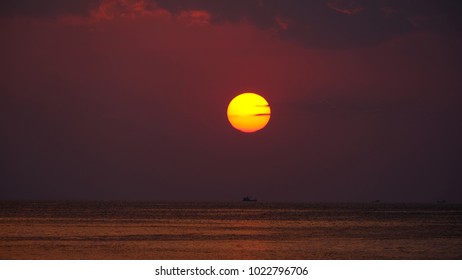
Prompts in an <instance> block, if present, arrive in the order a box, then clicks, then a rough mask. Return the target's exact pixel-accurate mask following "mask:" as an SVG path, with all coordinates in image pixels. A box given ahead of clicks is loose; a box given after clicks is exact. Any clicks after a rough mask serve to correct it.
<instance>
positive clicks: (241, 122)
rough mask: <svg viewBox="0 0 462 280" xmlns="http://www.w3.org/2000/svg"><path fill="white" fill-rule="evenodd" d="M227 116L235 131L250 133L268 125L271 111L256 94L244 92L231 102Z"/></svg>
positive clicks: (263, 99)
mask: <svg viewBox="0 0 462 280" xmlns="http://www.w3.org/2000/svg"><path fill="white" fill-rule="evenodd" d="M227 114H228V120H229V122H230V123H231V125H232V126H233V127H234V128H235V129H237V130H240V131H242V132H246V133H251V132H255V131H258V130H260V129H262V128H264V127H265V126H266V125H267V124H268V122H269V119H270V115H271V110H270V106H269V105H268V102H267V101H266V100H265V98H263V97H261V96H260V95H258V94H256V93H251V92H246V93H242V94H239V95H238V96H236V97H234V99H233V100H231V102H230V103H229V105H228V112H227Z"/></svg>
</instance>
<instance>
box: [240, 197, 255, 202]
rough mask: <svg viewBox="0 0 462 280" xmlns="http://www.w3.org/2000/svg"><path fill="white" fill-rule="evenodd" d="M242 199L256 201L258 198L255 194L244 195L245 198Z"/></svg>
mask: <svg viewBox="0 0 462 280" xmlns="http://www.w3.org/2000/svg"><path fill="white" fill-rule="evenodd" d="M242 201H246V202H256V201H257V198H256V197H254V196H244V198H243V199H242Z"/></svg>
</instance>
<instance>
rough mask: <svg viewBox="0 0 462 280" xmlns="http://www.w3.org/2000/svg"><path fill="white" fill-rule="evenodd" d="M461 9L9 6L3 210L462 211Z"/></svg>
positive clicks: (168, 2)
mask: <svg viewBox="0 0 462 280" xmlns="http://www.w3.org/2000/svg"><path fill="white" fill-rule="evenodd" d="M461 8H462V4H460V3H459V1H449V0H448V1H439V0H422V1H410V0H402V1H398V0H374V1H366V0H364V1H360V0H315V1H304V0H294V1H283V0H234V1H214V0H190V1H187V0H156V1H154V0H102V1H101V0H67V1H66V0H42V1H32V2H31V1H26V0H15V1H12V0H7V1H2V2H1V3H0V42H1V44H0V61H1V63H0V114H1V117H0V133H1V134H0V155H1V156H0V165H1V166H0V168H1V170H2V171H1V172H0V173H1V174H0V180H1V181H0V199H98V200H99V199H122V200H123V199H127V200H162V201H172V200H173V201H175V200H179V201H185V200H193V201H240V200H241V199H242V197H243V196H247V195H251V196H256V197H258V198H259V200H260V201H296V202H370V201H375V200H380V201H383V202H436V201H437V200H447V201H449V202H462V172H461V168H462V164H461V156H462V149H461V148H460V145H461V143H462V130H461V123H462V110H461V109H460V108H461V104H462V97H461V93H462V78H461V77H462V29H461V27H462V15H461V11H462V10H461ZM243 92H256V93H259V94H261V95H262V96H263V97H265V99H266V100H267V101H268V102H269V105H270V107H271V113H272V114H271V119H270V121H269V123H268V125H267V126H266V127H265V128H264V129H262V130H260V131H258V132H256V133H252V134H247V133H242V132H239V131H237V130H236V129H234V128H233V127H232V126H231V125H230V124H229V122H228V119H227V117H226V109H227V106H228V104H229V102H230V101H231V100H232V98H233V97H234V96H236V95H238V94H240V93H243Z"/></svg>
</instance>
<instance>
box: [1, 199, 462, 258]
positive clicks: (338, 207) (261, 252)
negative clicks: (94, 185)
mask: <svg viewBox="0 0 462 280" xmlns="http://www.w3.org/2000/svg"><path fill="white" fill-rule="evenodd" d="M0 259H26V260H30V259H43V260H60V259H85V260H86V259H90V260H95V259H96V260H99V259H111V260H114V259H115V260H119V259H123V260H125V259H146V260H161V259H168V260H178V259H182V260H191V259H194V260H208V259H218V260H227V259H253V260H265V259H276V260H280V259H289V260H299V259H302V260H323V259H341V260H351V259H353V260H364V259H371V260H375V259H379V260H383V259H407V260H412V259H433V260H437V259H456V260H460V259H462V205H461V204H449V203H441V204H436V203H435V204H386V203H263V202H232V203H226V202H219V203H218V202H217V203H211V202H148V201H1V202H0Z"/></svg>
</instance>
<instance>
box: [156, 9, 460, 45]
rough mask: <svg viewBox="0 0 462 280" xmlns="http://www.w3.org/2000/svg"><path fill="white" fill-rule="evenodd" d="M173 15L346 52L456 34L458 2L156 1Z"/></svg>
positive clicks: (458, 18) (457, 30)
mask: <svg viewBox="0 0 462 280" xmlns="http://www.w3.org/2000/svg"><path fill="white" fill-rule="evenodd" d="M157 3H158V4H159V5H160V6H161V7H163V8H166V9H168V10H170V11H172V12H176V13H178V12H180V11H181V10H187V9H203V10H207V11H209V12H211V13H212V16H213V19H214V20H215V22H222V21H238V20H247V21H250V22H252V23H253V24H255V25H256V26H258V27H260V28H262V29H264V30H268V31H270V32H273V33H274V34H275V35H276V36H280V37H282V38H288V39H293V40H296V41H299V42H302V43H303V44H304V45H305V46H309V47H325V48H345V47H353V46H363V45H371V44H376V43H379V42H382V41H385V40H387V39H389V38H391V37H393V36H396V35H399V34H403V33H408V32H412V31H416V30H425V29H438V30H440V31H444V32H454V31H456V32H458V33H457V34H460V33H459V31H460V29H459V27H458V26H460V24H461V22H460V17H459V13H460V6H461V4H460V3H459V2H456V1H436V0H425V1H418V2H415V1H361V0H357V1H355V0H324V1H304V0H294V1H290V2H287V1H282V0H259V1H226V2H221V1H213V0H195V1H182V0H176V1H175V0H173V1H170V0H158V1H157Z"/></svg>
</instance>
